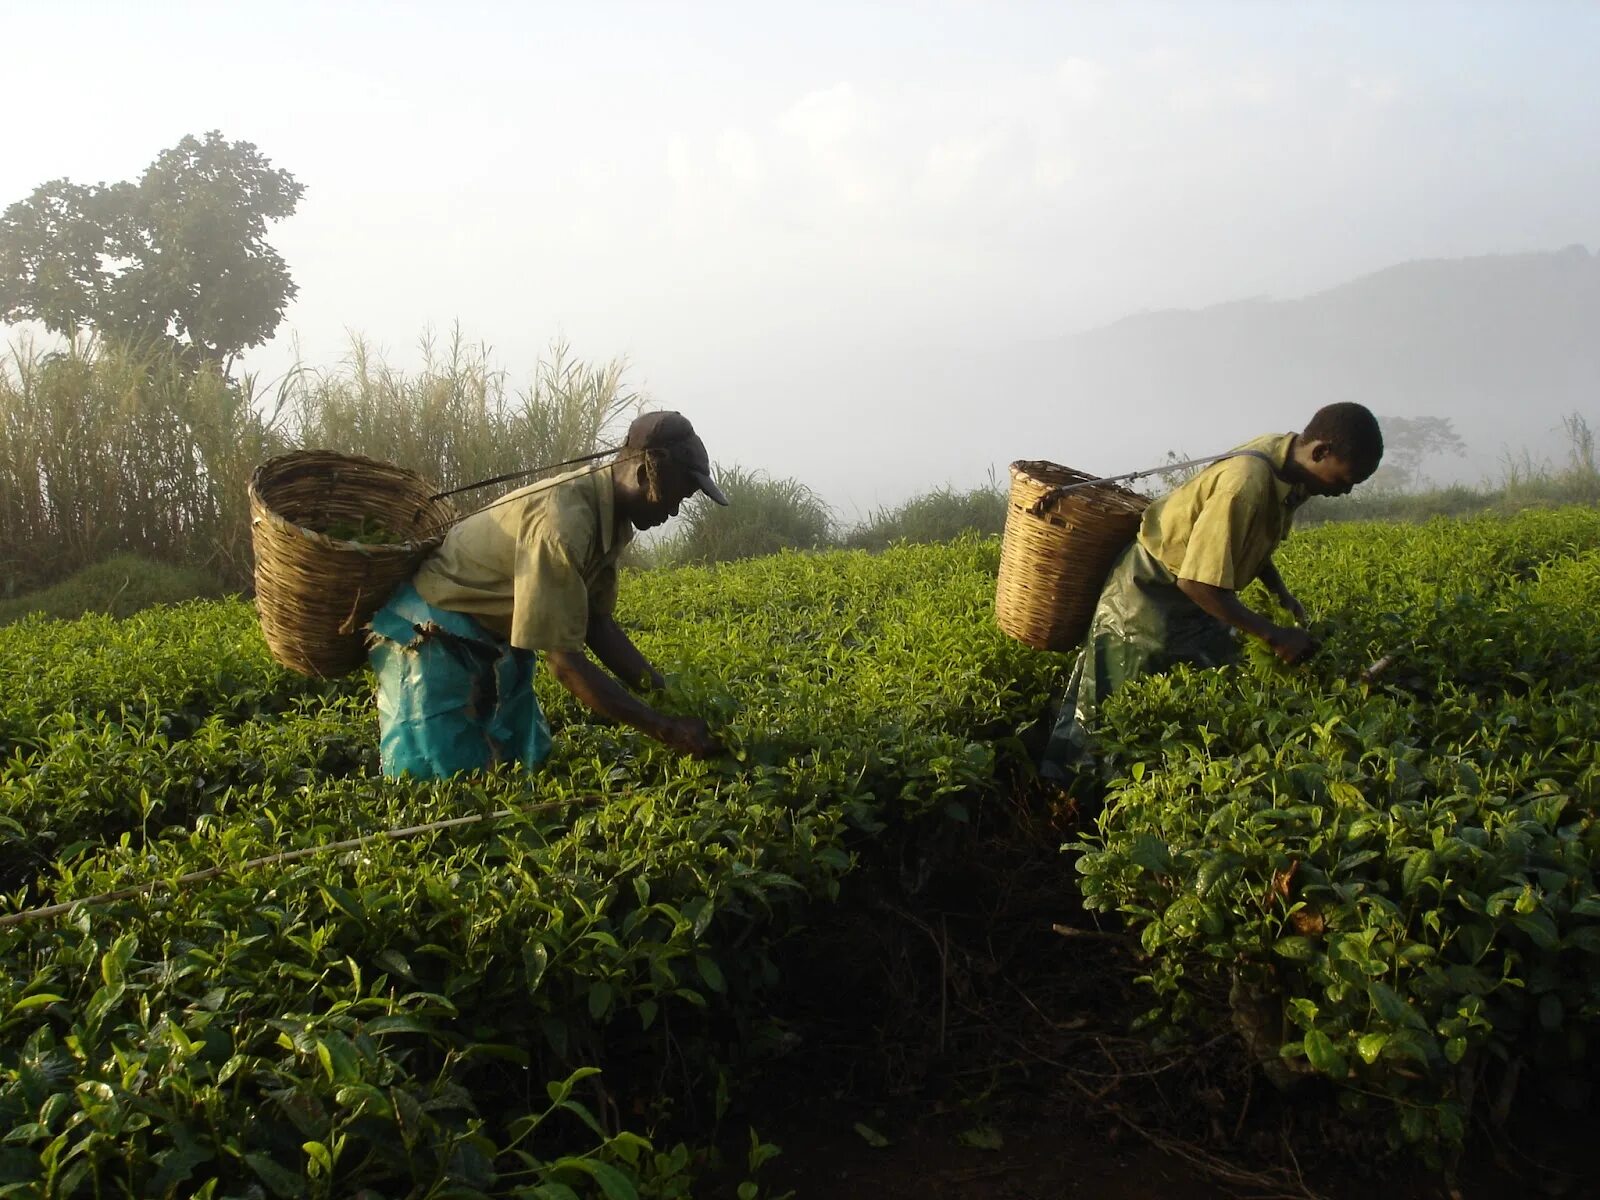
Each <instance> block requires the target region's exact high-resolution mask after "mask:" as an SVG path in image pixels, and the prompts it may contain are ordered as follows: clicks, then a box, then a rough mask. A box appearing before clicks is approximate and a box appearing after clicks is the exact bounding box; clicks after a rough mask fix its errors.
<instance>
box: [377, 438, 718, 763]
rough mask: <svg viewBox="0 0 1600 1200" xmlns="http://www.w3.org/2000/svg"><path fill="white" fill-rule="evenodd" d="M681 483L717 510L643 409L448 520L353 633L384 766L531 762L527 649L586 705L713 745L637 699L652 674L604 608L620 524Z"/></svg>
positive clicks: (701, 725)
mask: <svg viewBox="0 0 1600 1200" xmlns="http://www.w3.org/2000/svg"><path fill="white" fill-rule="evenodd" d="M696 492H701V493H704V494H705V495H706V496H708V497H710V498H711V499H712V500H713V501H715V502H716V503H718V504H727V503H728V500H727V497H726V496H724V495H723V494H722V491H721V489H720V488H718V487H717V485H716V483H715V481H714V480H713V479H712V477H711V464H710V460H709V458H708V457H707V455H706V448H705V444H704V443H703V442H702V441H701V440H700V438H699V437H698V436H697V435H696V434H695V431H694V427H693V426H692V425H691V424H690V423H689V421H688V420H687V419H686V418H685V417H684V416H682V414H680V413H675V412H652V413H646V414H645V415H644V416H642V417H640V418H639V419H638V420H636V421H634V422H633V424H632V425H630V426H629V427H628V435H627V438H626V440H625V441H624V443H623V445H622V448H621V449H620V450H619V451H618V452H617V455H616V457H615V458H614V459H613V460H612V461H610V462H608V463H606V464H605V465H604V466H602V467H599V468H595V467H592V466H591V467H585V468H580V469H579V470H576V471H572V472H569V473H567V474H565V475H560V476H557V477H555V478H554V479H545V480H540V481H539V482H537V483H534V484H531V485H530V486H528V487H524V488H520V489H518V490H517V491H514V492H511V493H509V494H508V495H506V496H503V497H501V498H500V499H499V500H496V501H494V502H493V503H491V504H489V505H486V506H485V507H484V508H483V509H481V510H479V511H478V512H476V513H474V514H472V515H471V516H469V517H467V518H466V519H464V520H462V521H460V522H459V523H458V524H456V525H455V526H454V527H452V528H451V530H450V532H449V533H448V534H446V535H445V538H444V541H443V542H442V543H441V544H440V546H439V547H438V549H437V550H435V551H434V552H433V553H432V554H431V555H429V556H428V558H426V559H425V560H424V561H423V563H422V566H421V567H420V568H419V569H418V570H417V573H416V575H415V576H414V577H413V579H412V581H411V582H410V583H409V584H406V585H404V586H403V587H401V588H400V589H399V590H398V591H397V592H396V593H395V594H394V596H392V597H391V598H390V600H389V602H388V603H387V604H386V605H385V606H384V607H383V608H382V609H381V610H379V612H378V613H377V614H376V615H375V616H374V617H373V619H372V621H371V623H370V625H369V627H368V628H369V630H370V638H369V647H370V649H369V657H370V661H371V663H372V666H373V669H374V671H375V672H376V673H377V677H378V724H379V747H380V753H381V757H382V763H383V772H384V774H386V775H402V774H406V775H411V776H414V777H417V778H422V779H437V778H444V777H446V776H449V775H453V774H455V773H456V772H458V771H468V770H475V769H483V768H487V767H491V766H493V765H494V764H496V763H500V762H520V763H522V764H523V765H524V766H527V767H533V766H536V765H537V764H538V763H540V762H542V761H543V760H544V758H545V757H546V755H548V754H549V753H550V745H551V735H550V726H549V724H548V722H547V721H546V720H545V717H544V714H543V712H542V711H541V710H540V708H539V701H538V697H537V696H535V694H534V690H533V673H534V668H535V666H536V665H537V659H538V655H540V654H542V655H544V657H545V660H546V661H547V662H548V663H549V666H550V670H551V673H552V674H553V675H554V676H555V678H556V680H557V681H558V682H559V683H560V684H561V685H562V686H563V687H565V688H566V689H567V690H568V691H569V692H571V693H572V694H573V695H574V696H575V697H577V699H578V700H579V701H580V702H582V703H583V704H584V706H585V707H587V708H589V709H590V710H591V711H593V712H595V713H597V714H599V715H601V716H604V717H608V718H610V719H611V720H614V721H619V722H622V723H623V724H626V725H631V726H633V727H634V728H635V729H638V730H640V731H641V732H643V733H646V734H648V735H649V736H650V737H653V738H655V739H656V740H657V741H660V742H663V743H665V744H666V745H668V746H671V747H673V748H675V749H678V750H681V751H683V752H685V753H688V754H693V755H697V756H701V757H706V756H710V755H713V754H716V753H719V752H720V751H721V746H720V745H719V744H718V742H717V740H716V738H714V737H713V736H712V734H711V731H710V729H709V727H708V726H707V725H706V723H705V722H704V721H703V720H700V719H699V718H697V717H673V716H668V715H667V714H665V713H662V712H659V711H657V710H656V709H655V708H653V707H651V705H650V704H648V703H647V702H646V701H645V700H644V699H643V698H642V696H643V694H644V693H647V692H649V691H652V690H656V689H659V688H661V687H663V686H664V681H663V679H662V677H661V673H660V672H659V671H657V670H656V668H655V667H654V666H652V665H651V664H650V662H649V660H648V659H646V658H645V656H644V655H643V654H642V653H640V652H639V649H638V648H637V647H636V646H635V645H634V644H633V642H632V641H631V640H630V639H629V637H628V635H627V633H626V632H624V631H623V629H622V627H621V626H620V625H619V624H617V621H616V618H615V616H614V615H613V611H614V609H615V607H616V602H617V559H618V556H619V555H621V553H622V550H623V548H624V547H625V546H627V544H628V543H629V541H631V540H632V538H633V534H634V531H635V530H642V529H650V528H653V527H655V526H657V525H660V524H662V523H663V522H665V521H666V520H667V519H668V518H670V517H674V516H676V515H677V513H678V508H679V506H680V505H681V504H682V503H683V502H684V501H685V500H687V499H688V498H689V497H690V496H692V495H694V494H695V493H696ZM590 653H592V654H593V655H594V658H596V659H599V661H600V663H601V664H603V665H604V667H605V668H606V669H605V670H602V669H601V668H600V667H599V666H596V665H595V663H594V661H593V660H591V659H590V657H589V655H590ZM608 672H609V674H608ZM619 680H620V681H621V682H620V683H619V682H618V681H619Z"/></svg>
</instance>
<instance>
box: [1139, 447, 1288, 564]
mask: <svg viewBox="0 0 1600 1200" xmlns="http://www.w3.org/2000/svg"><path fill="white" fill-rule="evenodd" d="M1294 436H1295V435H1294V434H1292V433H1282V434H1268V435H1267V436H1265V437H1258V438H1256V439H1255V440H1254V441H1250V442H1246V443H1245V444H1244V445H1243V446H1241V447H1239V449H1241V450H1257V451H1260V452H1262V453H1264V454H1266V455H1267V456H1268V457H1269V458H1271V460H1272V463H1273V466H1272V467H1269V466H1268V465H1267V464H1266V463H1264V462H1262V461H1261V460H1260V459H1259V458H1255V457H1253V456H1251V455H1241V456H1239V457H1237V458H1227V459H1223V460H1222V461H1221V462H1219V463H1213V464H1212V465H1211V466H1209V467H1207V468H1206V469H1205V470H1203V471H1201V472H1200V474H1198V475H1196V476H1195V477H1194V478H1193V479H1191V480H1189V481H1188V482H1187V483H1185V484H1184V485H1183V486H1182V487H1179V488H1177V489H1176V490H1175V491H1173V492H1171V493H1170V494H1169V495H1166V496H1163V497H1162V498H1161V499H1160V500H1157V501H1156V502H1155V503H1154V504H1152V505H1151V506H1150V507H1149V508H1147V509H1145V512H1144V518H1143V520H1142V521H1141V522H1140V525H1139V543H1140V545H1142V546H1143V547H1144V548H1145V549H1146V550H1148V551H1150V553H1151V554H1153V555H1155V556H1156V557H1157V558H1158V559H1160V560H1161V562H1162V563H1164V564H1165V565H1166V566H1167V568H1168V569H1169V570H1171V571H1172V573H1173V574H1174V575H1176V576H1177V577H1178V578H1179V579H1192V580H1194V581H1195V582H1197V583H1209V584H1210V585H1211V586H1213V587H1220V588H1228V589H1229V590H1230V591H1238V590H1240V589H1241V588H1244V587H1246V586H1247V585H1248V584H1249V583H1250V582H1251V581H1252V580H1254V579H1255V578H1256V576H1257V575H1259V574H1260V573H1261V569H1262V567H1264V566H1265V565H1266V563H1267V561H1268V560H1269V559H1271V557H1272V552H1273V551H1274V550H1275V549H1277V547H1278V544H1279V543H1280V542H1282V541H1283V539H1284V538H1286V537H1288V536H1289V528H1290V525H1291V524H1292V523H1293V521H1294V510H1295V508H1296V507H1298V505H1299V504H1300V501H1301V500H1303V499H1304V498H1305V492H1304V489H1302V488H1301V487H1299V486H1298V485H1295V484H1290V483H1287V482H1285V481H1284V480H1283V479H1282V478H1281V477H1280V476H1279V474H1278V472H1279V471H1281V470H1283V468H1284V467H1285V466H1286V465H1287V463H1288V459H1289V450H1290V447H1291V446H1292V445H1293V444H1294ZM1274 467H1276V468H1277V469H1276V470H1274V469H1273V468H1274Z"/></svg>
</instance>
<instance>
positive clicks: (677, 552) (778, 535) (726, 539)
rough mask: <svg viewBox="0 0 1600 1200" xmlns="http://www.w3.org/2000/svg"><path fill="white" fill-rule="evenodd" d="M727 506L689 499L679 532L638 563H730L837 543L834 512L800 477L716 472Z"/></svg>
mask: <svg viewBox="0 0 1600 1200" xmlns="http://www.w3.org/2000/svg"><path fill="white" fill-rule="evenodd" d="M716 474H717V483H718V484H719V485H720V486H721V488H722V490H723V492H724V493H725V494H726V495H727V497H728V507H727V508H723V507H722V506H721V505H718V504H713V503H711V501H709V500H707V499H706V498H705V497H704V496H696V497H695V498H693V499H691V500H690V501H689V502H688V503H687V504H686V505H685V506H684V508H683V511H682V512H681V513H680V514H679V516H678V520H677V528H676V529H675V530H674V531H673V532H672V533H671V534H670V535H668V536H667V537H665V538H662V539H661V540H660V541H658V542H657V543H656V544H655V545H654V546H652V547H651V548H649V550H647V551H646V552H645V553H643V554H641V555H639V556H638V557H637V558H636V559H635V561H636V562H637V563H638V564H639V565H667V564H682V563H718V562H732V561H733V560H735V559H740V558H755V557H757V556H759V555H763V554H776V553H777V552H778V551H779V550H817V549H821V548H823V547H826V546H831V545H833V544H834V542H833V534H834V524H833V514H832V512H831V511H830V510H829V508H828V506H827V504H826V503H824V502H823V500H822V497H820V496H818V495H817V493H816V492H814V491H812V490H811V489H810V488H809V487H807V486H806V485H805V484H803V483H801V482H800V481H799V480H797V479H788V478H779V479H774V478H773V477H771V476H770V475H768V474H767V473H766V472H765V471H750V470H746V469H744V468H743V467H739V466H732V467H727V468H718V470H717V473H716Z"/></svg>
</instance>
